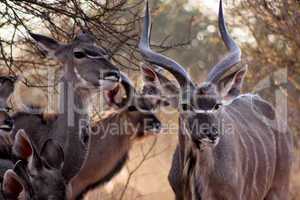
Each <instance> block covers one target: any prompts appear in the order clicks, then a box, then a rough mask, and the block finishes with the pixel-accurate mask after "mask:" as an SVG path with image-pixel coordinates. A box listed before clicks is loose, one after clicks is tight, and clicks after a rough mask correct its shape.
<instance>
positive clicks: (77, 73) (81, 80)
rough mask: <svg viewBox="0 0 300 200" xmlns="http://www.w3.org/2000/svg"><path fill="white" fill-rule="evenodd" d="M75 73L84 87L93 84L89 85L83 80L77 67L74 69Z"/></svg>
mask: <svg viewBox="0 0 300 200" xmlns="http://www.w3.org/2000/svg"><path fill="white" fill-rule="evenodd" d="M74 72H75V75H76V77H77V78H78V79H79V81H80V82H81V83H82V84H83V85H84V86H89V85H91V84H89V83H88V82H87V81H86V80H84V78H82V77H81V76H80V74H79V72H78V70H77V69H76V67H74Z"/></svg>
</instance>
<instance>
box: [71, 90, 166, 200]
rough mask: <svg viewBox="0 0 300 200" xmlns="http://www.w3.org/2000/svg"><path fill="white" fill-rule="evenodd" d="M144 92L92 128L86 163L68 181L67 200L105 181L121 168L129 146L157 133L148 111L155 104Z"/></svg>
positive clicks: (79, 196)
mask: <svg viewBox="0 0 300 200" xmlns="http://www.w3.org/2000/svg"><path fill="white" fill-rule="evenodd" d="M132 89H133V88H132ZM148 92H149V91H145V90H143V94H142V95H141V96H139V95H138V94H137V93H135V95H134V96H133V97H132V98H133V99H131V100H132V103H131V104H130V105H128V107H127V108H126V109H124V110H122V111H115V112H114V113H111V114H109V115H108V116H106V117H105V118H104V119H101V120H100V121H99V122H97V123H96V124H95V125H94V126H93V127H92V134H91V143H90V146H89V153H88V156H87V161H86V163H85V165H84V166H83V168H82V170H81V171H80V172H79V174H78V176H76V177H75V178H74V179H73V180H72V189H73V197H72V198H71V199H82V198H83V196H84V194H85V193H86V192H88V191H89V190H90V189H92V188H94V187H96V186H99V185H101V184H103V183H105V182H106V181H109V180H110V179H111V178H112V177H113V176H114V175H115V174H117V173H118V172H119V171H120V170H121V169H122V167H123V166H124V165H125V163H126V160H127V157H128V153H129V150H130V149H131V146H132V144H133V142H134V141H135V140H137V139H139V138H143V137H146V136H147V135H148V134H153V133H156V132H158V131H159V129H160V126H161V124H160V121H159V120H158V119H157V118H156V116H155V114H154V113H153V112H152V110H151V109H152V108H153V107H156V105H155V104H156V103H157V102H155V101H151V100H150V99H148V98H147V97H146V96H144V95H147V94H149V93H148ZM115 95H116V96H117V94H115ZM137 97H139V98H137ZM135 98H137V99H135ZM139 105H142V106H143V107H142V109H143V110H145V112H143V111H141V110H139V109H140V108H139V107H138V106H139ZM115 106H116V105H115ZM119 109H122V108H121V107H120V108H119Z"/></svg>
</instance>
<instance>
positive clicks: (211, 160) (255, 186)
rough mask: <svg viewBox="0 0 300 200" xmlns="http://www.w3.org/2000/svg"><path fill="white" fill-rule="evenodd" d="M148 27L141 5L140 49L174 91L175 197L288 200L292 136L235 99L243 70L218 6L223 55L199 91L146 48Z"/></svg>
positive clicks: (245, 100) (257, 102) (256, 102)
mask: <svg viewBox="0 0 300 200" xmlns="http://www.w3.org/2000/svg"><path fill="white" fill-rule="evenodd" d="M150 24H151V22H150V15H149V7H148V3H147V7H146V14H145V18H144V30H143V34H142V37H141V40H140V44H139V48H140V51H141V53H142V55H143V56H144V58H145V60H146V61H148V62H150V63H152V64H154V67H156V66H160V67H162V68H164V69H166V70H167V71H169V72H170V73H171V74H173V76H174V77H175V78H176V80H177V81H178V83H179V85H180V88H181V90H180V91H181V94H180V102H179V111H180V117H179V145H178V147H177V150H176V152H175V154H174V158H173V163H172V168H171V171H170V175H169V180H170V184H171V186H172V188H173V190H174V192H175V195H176V199H178V200H179V199H184V200H196V199H197V200H200V199H215V200H219V199H226V200H235V199H239V200H244V199H247V200H275V199H288V191H289V190H288V189H289V176H290V172H291V165H292V149H293V145H292V139H291V138H292V137H291V134H290V133H289V132H288V131H286V130H282V129H281V128H280V125H282V124H280V123H281V122H280V121H279V120H278V119H277V118H276V115H275V111H274V110H273V108H272V106H271V105H270V104H268V103H267V102H265V101H264V100H262V99H261V98H260V97H258V96H256V95H252V94H248V95H239V93H240V89H241V86H242V82H243V78H244V75H245V73H246V68H245V67H244V66H239V65H238V63H239V62H240V60H241V51H240V48H239V47H238V46H237V44H236V43H235V41H234V40H233V39H232V38H231V36H230V35H229V33H228V31H227V28H226V25H225V21H224V16H223V7H222V1H220V7H219V29H220V32H221V36H222V38H223V41H224V43H225V45H226V46H227V48H228V49H229V53H228V54H227V55H226V56H225V57H224V58H223V59H222V60H221V61H220V62H219V63H218V64H216V65H215V66H214V67H213V68H212V70H211V71H210V72H209V74H208V78H207V80H206V82H204V83H203V84H202V85H200V86H196V84H195V83H194V82H193V81H192V79H191V78H190V76H189V75H188V73H187V72H186V71H185V69H184V68H183V67H182V66H181V65H180V64H178V63H176V62H175V61H173V60H172V59H170V58H168V57H165V56H163V55H161V54H159V53H156V52H154V51H152V50H151V48H150Z"/></svg>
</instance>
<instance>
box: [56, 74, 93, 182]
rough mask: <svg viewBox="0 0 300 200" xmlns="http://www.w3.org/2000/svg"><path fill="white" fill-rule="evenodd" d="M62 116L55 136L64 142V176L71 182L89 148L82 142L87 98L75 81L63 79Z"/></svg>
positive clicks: (61, 88) (61, 85) (61, 84)
mask: <svg viewBox="0 0 300 200" xmlns="http://www.w3.org/2000/svg"><path fill="white" fill-rule="evenodd" d="M60 90H61V91H60V92H61V93H60V107H61V108H60V111H61V112H60V113H61V114H60V115H59V118H58V120H57V123H56V128H55V129H54V133H53V134H60V137H63V141H64V145H63V146H64V153H65V162H64V167H63V172H62V173H63V175H64V178H65V179H66V181H70V179H71V178H73V177H74V176H75V175H76V174H77V173H78V172H79V170H80V169H81V167H82V165H83V163H84V161H85V156H86V152H87V147H86V145H85V144H83V142H82V141H81V137H80V136H81V135H80V134H81V130H80V129H81V124H80V123H81V122H82V121H87V120H88V115H87V111H86V110H87V109H86V107H87V105H86V98H85V97H83V96H81V93H79V92H77V91H76V84H75V81H73V80H67V79H65V78H63V79H62V81H61V83H60Z"/></svg>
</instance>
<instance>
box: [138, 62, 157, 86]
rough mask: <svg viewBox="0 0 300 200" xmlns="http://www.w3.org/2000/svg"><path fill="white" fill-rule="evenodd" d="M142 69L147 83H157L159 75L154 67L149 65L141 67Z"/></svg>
mask: <svg viewBox="0 0 300 200" xmlns="http://www.w3.org/2000/svg"><path fill="white" fill-rule="evenodd" d="M141 71H142V75H143V79H144V82H146V83H147V82H151V83H155V82H157V81H158V77H157V75H156V72H155V70H153V69H152V68H150V67H147V66H143V67H142V68H141Z"/></svg>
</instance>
